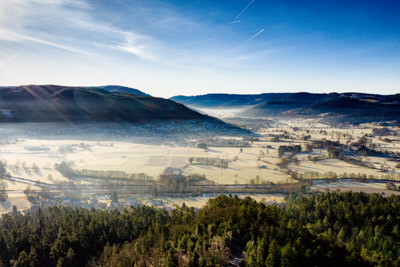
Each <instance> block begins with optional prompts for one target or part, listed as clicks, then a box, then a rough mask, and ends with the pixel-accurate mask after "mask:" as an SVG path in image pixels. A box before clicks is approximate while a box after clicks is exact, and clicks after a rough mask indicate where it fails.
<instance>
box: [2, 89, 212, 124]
mask: <svg viewBox="0 0 400 267" xmlns="http://www.w3.org/2000/svg"><path fill="white" fill-rule="evenodd" d="M121 90H122V91H124V90H128V89H127V88H122V87H116V86H111V87H104V90H103V89H102V88H97V87H96V88H90V87H66V86H55V85H43V86H41V85H29V86H19V87H5V88H0V122H115V121H127V122H148V121H152V120H193V119H196V120H197V119H198V120H214V119H212V118H211V117H208V116H204V115H202V114H199V113H198V112H196V111H193V110H191V109H189V108H187V107H185V106H184V105H182V104H179V103H175V102H173V101H170V100H167V99H163V98H156V97H151V96H147V95H144V93H141V95H137V94H133V91H131V93H126V92H125V93H124V92H122V91H121ZM132 90H133V89H132ZM128 91H129V90H128ZM138 92H140V91H138Z"/></svg>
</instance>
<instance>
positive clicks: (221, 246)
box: [0, 192, 400, 266]
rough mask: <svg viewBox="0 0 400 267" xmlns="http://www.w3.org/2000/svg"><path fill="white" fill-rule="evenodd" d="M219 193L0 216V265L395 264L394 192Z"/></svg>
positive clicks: (399, 234) (397, 208) (399, 257)
mask: <svg viewBox="0 0 400 267" xmlns="http://www.w3.org/2000/svg"><path fill="white" fill-rule="evenodd" d="M295 196H296V195H295V194H293V195H291V197H290V198H291V199H292V200H291V201H290V203H289V204H288V205H287V206H286V207H278V206H275V205H267V206H266V205H264V204H261V203H257V202H255V201H254V200H252V199H251V198H245V199H243V200H241V199H239V198H237V197H227V196H220V197H218V198H216V199H213V200H210V201H209V202H208V203H207V205H206V206H205V207H204V208H203V209H200V210H199V211H195V210H194V209H193V208H187V207H182V208H177V209H175V210H173V211H171V212H168V211H166V210H162V209H156V208H153V207H147V206H141V207H131V208H130V209H129V210H125V211H123V212H119V211H117V210H114V211H106V210H94V209H92V210H87V209H72V208H67V207H50V208H46V209H42V210H39V211H35V212H32V213H28V214H27V215H25V216H22V215H3V216H2V218H1V219H0V248H1V249H0V261H1V262H2V264H3V265H4V266H224V265H229V266H232V265H233V266H399V265H400V229H399V224H398V222H399V221H400V197H399V196H391V197H384V196H382V195H378V194H370V195H368V194H365V193H351V192H348V193H327V194H320V195H317V194H313V195H311V196H309V197H304V198H298V199H295Z"/></svg>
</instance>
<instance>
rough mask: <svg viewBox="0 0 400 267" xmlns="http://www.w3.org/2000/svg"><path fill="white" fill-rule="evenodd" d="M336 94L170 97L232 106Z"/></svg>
mask: <svg viewBox="0 0 400 267" xmlns="http://www.w3.org/2000/svg"><path fill="white" fill-rule="evenodd" d="M333 95H337V94H332V95H331V94H311V93H264V94H251V95H250V94H249V95H246V94H243V95H241V94H206V95H197V96H174V97H171V98H170V99H171V100H173V101H176V102H178V103H182V104H184V105H190V106H194V107H213V108H215V107H232V106H234V107H235V106H249V105H250V106H252V105H262V104H264V103H266V102H270V101H289V102H292V101H298V100H301V101H302V102H304V103H308V104H311V103H316V102H318V101H320V100H323V99H328V98H330V97H331V96H333Z"/></svg>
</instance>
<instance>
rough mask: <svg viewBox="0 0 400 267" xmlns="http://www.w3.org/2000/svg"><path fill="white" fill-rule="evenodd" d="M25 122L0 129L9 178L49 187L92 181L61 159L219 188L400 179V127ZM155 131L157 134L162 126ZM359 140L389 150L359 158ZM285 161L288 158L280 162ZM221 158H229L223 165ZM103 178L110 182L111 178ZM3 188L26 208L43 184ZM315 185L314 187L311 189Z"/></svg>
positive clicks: (0, 152) (2, 156)
mask: <svg viewBox="0 0 400 267" xmlns="http://www.w3.org/2000/svg"><path fill="white" fill-rule="evenodd" d="M26 127H27V128H28V129H30V130H31V129H32V128H33V129H34V130H33V132H30V131H29V130H28V131H25V130H24V128H23V125H18V126H17V128H19V130H20V132H25V134H16V133H15V132H13V131H12V130H10V128H7V127H5V128H3V129H1V130H0V136H1V137H2V141H1V144H0V160H1V161H2V163H3V164H2V165H4V167H5V172H6V173H7V174H9V175H10V176H13V177H22V178H26V179H28V180H30V181H33V182H35V181H36V182H42V183H45V184H57V183H58V184H62V183H71V182H72V183H79V184H85V183H88V184H90V183H91V180H88V179H86V178H85V179H83V177H82V178H81V177H79V176H76V177H75V176H74V177H71V176H68V175H66V174H65V173H63V172H62V171H60V169H59V168H58V167H57V166H59V165H60V164H62V163H64V164H66V165H68V166H69V168H71V169H73V170H77V171H83V170H89V171H98V172H102V171H106V172H107V171H108V172H124V173H126V174H127V175H131V174H132V175H133V174H140V173H143V174H146V175H147V176H149V177H150V179H151V180H152V181H158V180H159V177H160V175H161V174H163V172H164V170H166V168H168V167H170V168H173V169H176V170H179V171H180V172H181V174H182V175H184V176H186V177H188V176H191V175H194V174H196V175H197V174H198V175H200V176H203V175H204V177H205V178H206V179H207V180H208V181H210V182H212V183H215V184H220V185H248V184H253V185H254V184H265V185H268V184H270V183H273V184H285V183H297V182H298V180H297V177H298V175H303V176H304V177H314V178H319V179H324V178H329V177H325V175H326V174H327V173H329V175H337V176H338V177H342V178H346V177H347V176H349V175H352V178H357V177H367V178H373V179H385V180H387V179H394V180H396V179H398V178H399V177H400V168H398V167H397V166H398V163H399V161H398V159H395V158H394V157H395V155H399V153H400V145H399V144H400V142H399V139H400V137H399V136H400V131H399V129H398V128H394V127H392V128H390V129H389V131H388V134H387V135H375V134H374V131H375V130H374V129H382V127H380V126H376V125H372V124H368V125H362V126H359V127H352V128H331V127H330V126H327V125H324V124H321V123H315V122H314V123H313V122H312V121H286V122H284V123H279V122H276V123H275V124H274V125H273V126H267V125H266V126H265V127H260V126H259V125H258V126H257V127H256V128H255V129H254V130H256V132H257V134H258V136H257V138H254V139H245V138H243V137H237V136H236V137H235V136H223V135H204V134H201V133H200V134H198V135H192V136H190V138H183V137H182V135H180V134H179V133H174V134H170V135H168V136H167V137H158V136H155V135H154V134H153V133H152V132H150V134H147V132H145V134H142V135H135V134H134V131H130V132H128V133H126V132H124V131H123V130H118V132H117V134H115V132H112V133H110V132H109V131H107V130H102V129H101V130H100V131H94V133H90V132H89V133H88V132H87V130H84V131H83V133H80V132H78V133H76V132H74V131H76V130H74V131H72V133H69V132H68V131H67V132H66V131H65V130H64V131H60V130H51V131H50V130H46V131H45V132H44V133H43V134H40V133H41V131H38V129H40V126H39V125H34V127H33V126H32V125H27V126H26ZM90 129H91V128H90ZM138 129H140V126H138ZM146 131H148V130H146ZM153 131H155V132H157V129H154V130H153ZM26 132H27V133H28V134H27V133H26ZM132 132H133V133H132ZM147 135H148V136H147ZM362 137H364V139H365V140H366V141H365V142H366V145H367V146H369V147H373V149H375V150H376V151H380V152H379V153H384V154H382V155H364V156H360V155H356V153H355V150H356V149H357V147H355V145H354V144H357V142H358V141H359V140H360V139H361V138H362ZM252 138H253V137H252ZM318 142H319V143H318ZM321 142H322V143H324V142H325V143H326V142H332V144H336V145H335V146H340V147H341V149H342V150H343V153H344V155H345V157H347V158H351V159H354V160H355V161H349V160H347V161H346V160H345V159H339V158H332V157H331V156H329V153H328V149H327V147H326V146H322V147H313V148H312V149H311V150H310V151H307V149H306V148H307V146H310V145H315V143H317V144H321ZM200 143H203V144H206V145H207V148H199V147H197V145H198V144H200ZM288 146H300V147H301V151H300V152H298V153H296V154H295V155H291V153H288V152H285V153H283V154H282V155H280V154H279V149H280V147H288ZM385 153H386V154H385ZM314 158H316V159H314ZM284 159H288V160H289V161H288V164H287V165H285V166H282V165H281V163H282V161H283V160H284ZM294 159H295V160H294ZM218 162H225V163H224V164H226V165H221V164H219V163H218ZM310 175H311V176H310ZM100 178H102V177H98V179H100ZM103 178H104V179H103V180H104V181H106V180H105V178H107V177H103ZM110 179H112V178H110ZM99 181H100V180H99ZM171 182H172V181H171ZM3 185H4V186H5V189H6V190H9V192H14V193H10V194H9V200H10V203H11V205H17V207H18V208H26V207H27V206H28V203H27V201H24V199H23V196H24V195H23V192H22V191H23V190H25V189H26V188H28V187H30V189H32V190H39V189H40V187H38V186H35V185H34V184H29V183H28V184H27V183H20V182H15V181H3ZM329 186H333V185H332V184H330V185H329ZM177 188H178V187H177ZM345 188H347V187H343V189H345ZM371 188H372V189H371ZM334 189H335V190H336V189H340V190H342V187H341V186H340V185H338V186H336V187H334ZM353 189H354V190H359V191H368V190H377V188H374V187H373V185H372V184H370V183H368V184H362V186H360V185H357V186H354V187H353ZM313 190H317V189H316V188H315V187H313ZM321 190H322V189H321ZM332 190H333V189H332ZM379 190H386V189H384V188H383V189H382V188H381V189H379ZM382 192H385V191H382ZM17 193H18V194H17ZM205 199H206V198H205ZM203 200H204V199H202V198H201V197H196V199H195V200H193V199H192V200H190V201H192V202H193V205H194V206H196V207H197V206H198V205H200V204H201V203H203V202H204V201H205V200H204V201H203ZM165 201H166V200H165ZM183 201H185V203H186V199H170V200H168V201H166V203H181V202H183ZM188 201H189V200H188ZM277 202H279V201H277ZM10 203H9V204H10ZM188 203H191V202H188ZM9 204H8V206H7V205H6V206H5V207H3V210H2V211H3V212H4V211H5V210H9V208H10V205H9ZM168 205H169V204H168ZM168 205H167V206H168ZM171 205H173V204H171ZM0 212H1V210H0Z"/></svg>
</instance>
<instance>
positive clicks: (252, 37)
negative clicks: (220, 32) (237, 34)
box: [241, 29, 264, 46]
mask: <svg viewBox="0 0 400 267" xmlns="http://www.w3.org/2000/svg"><path fill="white" fill-rule="evenodd" d="M263 31H264V29H262V30H260V31H259V32H257V33H256V34H254V35H253V36H251V37H250V38H249V39H247V40H246V41H244V42H243V43H242V44H241V46H242V45H245V44H247V43H249V42H250V41H251V40H253V39H254V38H256V37H257V36H259V35H260V34H261V33H262V32H263Z"/></svg>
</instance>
